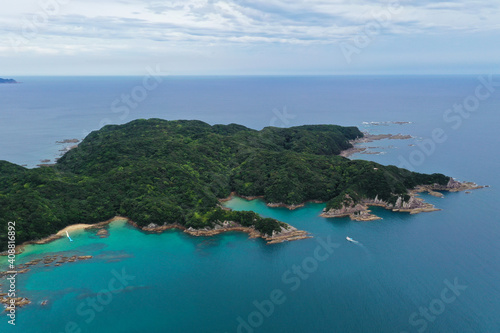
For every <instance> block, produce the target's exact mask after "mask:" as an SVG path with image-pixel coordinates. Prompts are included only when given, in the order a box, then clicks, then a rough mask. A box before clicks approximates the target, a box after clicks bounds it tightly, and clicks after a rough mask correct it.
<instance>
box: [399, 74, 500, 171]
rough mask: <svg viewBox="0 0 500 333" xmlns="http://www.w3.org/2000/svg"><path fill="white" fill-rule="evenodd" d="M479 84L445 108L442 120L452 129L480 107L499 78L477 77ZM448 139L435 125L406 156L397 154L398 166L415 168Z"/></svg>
mask: <svg viewBox="0 0 500 333" xmlns="http://www.w3.org/2000/svg"><path fill="white" fill-rule="evenodd" d="M478 81H479V84H478V85H477V86H476V88H475V89H474V92H473V93H471V94H470V95H468V96H466V97H465V98H464V99H463V100H462V101H461V102H459V103H455V104H454V105H453V107H451V108H449V109H447V110H445V111H444V113H443V121H444V122H445V123H446V124H448V126H450V128H451V129H453V130H454V131H456V130H458V129H459V128H460V127H461V126H462V124H463V122H464V120H465V119H469V118H470V116H471V115H473V114H475V113H477V112H478V111H479V109H480V107H481V103H483V102H484V101H486V100H488V99H489V98H491V97H492V96H493V94H494V93H495V92H496V90H497V88H498V87H500V80H499V81H495V78H494V77H493V75H492V74H490V75H489V76H487V77H485V76H480V77H478ZM447 140H448V136H447V135H446V131H445V130H444V129H443V128H441V127H437V128H434V129H433V130H432V132H431V137H430V138H426V139H423V140H422V141H420V142H417V143H416V147H417V148H416V149H414V150H413V151H412V152H411V153H410V154H409V155H408V157H404V156H402V155H400V156H399V165H398V166H399V167H400V168H405V169H408V170H415V167H418V166H421V165H422V164H423V163H424V162H425V160H426V159H427V158H428V157H430V156H431V155H433V154H434V152H435V151H436V149H437V147H438V145H440V144H443V143H444V142H446V141H447Z"/></svg>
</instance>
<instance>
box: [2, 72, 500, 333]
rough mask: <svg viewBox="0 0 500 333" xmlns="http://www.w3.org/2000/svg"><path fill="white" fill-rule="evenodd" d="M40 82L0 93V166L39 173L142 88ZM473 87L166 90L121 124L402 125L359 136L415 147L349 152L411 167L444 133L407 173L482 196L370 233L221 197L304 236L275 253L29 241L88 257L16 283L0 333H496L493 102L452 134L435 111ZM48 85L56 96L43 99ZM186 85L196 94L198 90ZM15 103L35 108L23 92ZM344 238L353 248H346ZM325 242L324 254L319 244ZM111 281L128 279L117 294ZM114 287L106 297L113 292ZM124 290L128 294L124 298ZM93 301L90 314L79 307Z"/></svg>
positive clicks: (217, 242) (254, 246)
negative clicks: (20, 299)
mask: <svg viewBox="0 0 500 333" xmlns="http://www.w3.org/2000/svg"><path fill="white" fill-rule="evenodd" d="M37 80H38V81H36V80H35V81H33V82H31V83H28V84H27V83H24V84H22V85H16V87H14V88H12V87H9V88H7V89H10V90H16V91H10V92H8V93H7V92H4V91H1V90H0V97H2V100H3V101H4V104H3V105H4V106H3V107H4V109H2V110H1V111H0V116H2V120H3V121H2V125H1V126H3V127H2V131H1V134H0V137H1V139H2V140H3V142H8V141H7V139H8V138H9V136H13V137H15V138H16V141H15V143H14V144H13V145H12V146H10V145H2V146H0V158H4V159H8V160H11V161H14V162H18V163H28V164H34V163H36V162H37V161H38V160H39V159H41V158H43V157H45V156H46V154H48V153H50V152H51V151H52V150H57V146H56V145H54V141H55V140H58V139H65V138H70V137H74V136H77V135H76V134H75V135H72V134H74V133H77V132H78V133H80V132H81V131H82V130H83V129H85V128H92V127H91V126H92V124H96V125H98V124H99V121H100V119H104V118H113V117H115V118H116V117H117V116H118V115H116V114H113V113H112V112H111V111H110V110H109V103H110V102H112V100H113V99H114V98H115V96H116V94H118V93H119V92H120V91H125V92H126V91H128V90H130V89H131V88H132V87H133V83H134V82H135V81H140V80H139V79H135V78H126V79H117V78H106V79H103V80H101V81H100V83H97V84H96V83H95V82H92V79H91V78H86V79H85V80H83V81H78V80H77V79H76V78H66V79H65V78H58V79H53V80H48V79H47V80H48V81H46V82H44V81H43V80H44V79H43V78H37ZM22 81H23V82H27V81H28V80H26V79H23V80H22ZM476 85H477V80H476V78H475V77H459V78H457V77H444V78H439V77H418V78H402V77H386V78H380V77H374V78H366V77H361V78H316V79H315V78H303V79H301V78H287V79H285V78H267V79H266V78H253V79H244V78H232V79H231V78H228V79H207V78H205V79H196V78H192V79H180V78H177V79H172V81H168V82H167V84H166V85H165V86H164V88H163V87H162V88H161V89H164V90H161V91H157V92H156V93H157V94H156V95H155V92H153V93H152V94H151V96H150V99H148V100H147V101H145V102H144V103H143V104H141V105H140V106H139V107H138V109H136V110H132V111H133V112H131V114H130V116H129V118H128V119H126V120H123V121H127V120H132V118H137V117H144V118H147V117H150V116H157V117H158V116H159V117H162V118H167V119H175V118H199V119H203V120H206V121H208V122H210V123H217V122H218V123H229V122H232V121H235V122H239V123H243V124H248V125H250V126H252V127H255V128H259V127H263V126H267V125H269V123H270V122H271V121H272V119H273V117H274V113H273V112H272V109H273V108H279V109H282V107H283V106H285V105H286V106H287V109H288V112H289V113H291V114H293V115H295V116H296V117H295V118H293V119H289V124H288V125H289V126H293V125H299V124H301V123H340V124H344V125H358V126H360V127H362V128H363V126H364V125H363V124H362V121H412V122H413V123H412V124H409V125H390V126H373V125H371V126H367V127H366V128H364V129H368V130H370V131H371V132H379V133H387V132H389V133H400V132H401V133H403V134H411V135H414V136H416V138H415V139H412V140H408V141H396V140H386V141H383V142H375V143H370V144H368V145H369V146H378V147H380V148H379V150H380V151H383V152H385V154H383V155H362V154H357V155H355V156H353V158H363V159H370V160H374V161H377V162H380V163H383V164H399V161H400V157H403V158H406V159H408V157H409V156H410V154H412V152H413V151H415V149H418V147H417V146H409V144H417V142H422V141H421V140H425V139H426V138H429V137H430V136H431V132H432V130H433V129H434V128H437V127H440V128H443V129H444V130H445V132H446V135H447V137H448V139H447V140H446V141H445V142H443V143H440V144H437V145H436V148H435V152H434V153H432V154H429V155H428V156H427V155H426V158H425V161H423V163H421V164H420V165H415V166H414V169H416V170H418V171H422V172H443V173H445V174H448V175H451V176H454V177H457V178H459V179H461V180H471V181H475V182H477V183H479V184H489V185H491V188H487V189H483V190H477V191H473V192H472V193H471V194H465V193H450V194H446V197H445V198H444V199H440V198H435V197H431V196H428V195H423V197H425V199H426V200H428V201H429V202H432V203H434V204H435V205H436V206H437V207H439V208H441V209H442V211H439V212H433V213H427V214H419V215H408V214H402V213H392V212H389V211H386V210H383V209H379V208H374V209H373V211H374V212H375V213H376V214H377V215H379V216H381V217H383V220H380V221H375V222H365V223H359V222H351V221H349V219H345V218H344V219H325V218H321V217H319V213H320V212H321V210H322V208H323V205H322V204H308V205H307V206H306V207H304V208H301V209H298V210H295V211H289V210H287V209H284V208H269V207H267V206H265V205H264V203H263V202H261V201H259V200H254V201H246V200H243V199H238V198H236V199H234V200H232V201H230V202H228V203H226V204H227V206H229V207H231V208H233V209H244V210H253V211H256V212H258V213H260V214H262V215H265V216H270V217H274V218H277V219H279V220H282V221H285V222H287V223H290V224H291V225H293V226H295V227H297V228H299V229H302V230H306V231H308V232H309V233H311V235H312V236H313V237H314V238H311V239H306V240H300V241H295V242H286V243H282V244H276V245H266V244H265V242H263V241H262V240H260V239H248V236H247V235H246V234H244V233H227V234H223V235H218V236H215V237H210V238H205V237H203V238H195V237H191V236H189V235H186V234H184V233H182V232H179V231H168V232H165V233H163V234H145V233H143V232H140V231H138V230H136V229H134V228H132V227H130V226H128V225H124V224H123V223H120V222H115V223H114V224H112V225H111V226H110V227H109V231H110V236H109V237H108V238H98V237H96V235H95V233H92V232H84V231H82V232H74V233H71V237H72V238H73V240H74V242H69V241H68V239H66V238H63V239H60V240H57V241H55V242H52V243H50V244H46V245H39V246H29V247H28V248H27V249H26V251H25V252H24V253H23V254H21V255H19V256H18V261H19V263H22V262H27V261H29V260H31V259H34V258H40V257H43V256H45V255H49V254H55V253H57V254H61V253H62V254H64V255H66V256H71V255H73V254H75V255H93V256H94V258H93V259H91V260H88V261H80V262H75V263H66V264H63V265H62V266H60V267H54V266H51V267H44V266H43V265H39V266H37V267H35V268H33V269H32V270H31V271H30V272H28V273H26V274H22V275H19V276H18V281H17V288H18V290H19V293H20V295H21V296H28V297H29V298H30V299H32V300H33V304H31V305H29V306H27V307H25V308H23V309H21V310H19V311H18V312H17V321H16V323H17V326H16V327H15V328H14V327H11V326H10V325H8V324H7V317H5V316H0V330H1V331H2V332H23V333H24V332H27V333H29V332H73V331H75V332H78V330H77V329H80V330H81V332H96V333H100V332H126V333H129V332H130V333H131V332H245V333H247V332H369V333H371V332H395V333H400V332H418V330H419V329H420V331H422V332H474V333H475V332H500V286H499V282H498V281H500V262H499V260H498V257H499V254H500V243H499V239H500V225H499V224H500V223H499V219H498V217H497V206H498V201H499V199H500V195H499V193H498V188H500V179H499V177H498V176H497V172H498V170H499V169H500V156H499V155H498V154H497V150H498V149H497V148H496V147H498V146H499V145H500V139H499V136H498V134H497V133H498V125H499V124H500V113H499V112H498V110H499V108H500V102H499V98H498V93H496V94H495V95H494V96H493V98H491V99H488V100H486V101H484V102H483V103H482V104H481V107H480V109H479V110H478V111H477V112H475V113H474V114H472V115H471V116H470V117H469V118H467V119H464V121H463V124H462V126H461V127H460V128H458V129H453V128H452V127H451V126H450V125H451V124H449V123H447V122H445V121H443V113H444V112H445V110H446V109H447V108H450V107H452V106H453V103H455V102H461V101H462V100H463V99H464V98H465V97H466V96H467V95H468V94H470V93H473V92H474V88H475V87H476ZM56 87H60V88H61V89H65V90H64V91H65V92H67V94H63V95H61V94H60V93H58V92H57V91H56V92H54V89H55V88H56ZM105 87H107V88H105ZM1 89H4V87H2V88H1ZM18 90H19V91H18ZM197 91H205V93H203V94H201V95H196V94H195V92H197ZM26 95H28V96H30V98H23V96H26ZM195 95H196V96H195ZM189 96H195V97H193V98H188V97H189ZM360 96H362V97H363V98H360ZM181 102H182V103H184V104H182V103H181ZM54 103H55V104H54ZM238 105H239V106H240V108H238ZM51 106H53V108H52V107H51ZM29 116H30V117H29ZM23 119H24V120H23ZM55 119H57V121H55ZM113 119H114V118H113ZM117 120H118V121H116V122H120V121H121V120H120V119H118V118H117ZM6 121H7V123H6ZM9 122H10V123H9ZM5 124H8V125H10V126H5ZM4 129H5V130H4ZM20 129H22V130H20ZM419 140H420V141H419ZM391 145H392V146H393V147H390V146H391ZM374 150H377V149H374ZM28 152H29V153H28ZM96 222H97V221H96ZM346 236H349V237H352V238H354V239H355V240H357V241H359V244H354V243H351V242H347V241H346V239H345V237H346ZM325 243H330V244H331V246H330V247H328V246H326V248H325V246H324V244H325ZM322 244H323V245H322ZM328 251H330V252H331V253H330V252H328ZM318 258H319V259H321V260H319V259H318ZM2 260H5V259H4V258H3V259H2ZM294 267H295V268H294ZM297 267H302V268H300V272H297V271H294V269H297ZM123 270H124V271H123ZM116 275H118V276H121V279H122V280H123V281H124V283H125V284H126V285H124V283H122V285H120V284H119V280H118V279H117V277H116ZM445 280H446V281H448V282H449V283H451V284H453V283H455V280H456V282H457V283H458V284H459V285H463V286H465V288H466V289H465V290H464V289H463V288H462V289H459V290H458V291H457V293H459V295H458V296H456V295H454V294H453V293H451V294H450V291H449V290H448V291H447V290H445V289H446V288H449V287H448V284H447V282H445ZM123 281H122V282H123ZM110 282H112V283H111V285H113V286H115V287H116V288H115V289H117V290H115V289H113V288H110ZM0 283H2V284H4V282H0ZM4 285H5V284H4ZM121 287H125V288H124V289H123V290H121V291H120V290H119V289H121ZM110 289H113V291H114V292H113V293H111V291H110ZM443 291H445V292H444V293H443ZM443 295H444V297H445V298H444V299H445V300H448V301H449V302H448V301H447V302H444V301H443ZM93 299H96V302H97V303H96V304H97V305H96V308H94V309H92V306H91V305H89V303H88V302H92V300H93ZM43 300H48V304H47V305H46V306H41V305H40V304H39V303H40V302H41V301H43ZM271 300H273V301H274V303H272V304H273V306H270V305H269V304H270V303H269V302H270V301H271ZM254 302H256V303H257V305H255V303H254ZM441 305H442V307H441ZM430 306H431V307H432V306H433V307H434V308H433V309H434V312H435V313H436V314H433V313H432V312H429V314H428V316H429V317H428V318H429V319H426V317H425V316H423V315H420V314H417V316H416V317H413V320H411V319H410V318H411V317H412V315H413V314H414V313H415V312H417V313H418V312H419V311H420V310H419V309H420V308H429V307H430ZM272 307H273V308H274V309H272V310H273V311H271V308H272ZM259 309H260V310H259ZM271 312H272V313H271ZM242 323H243V324H242ZM412 323H413V324H412Z"/></svg>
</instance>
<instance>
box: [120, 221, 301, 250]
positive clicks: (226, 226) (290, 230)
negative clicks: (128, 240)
mask: <svg viewBox="0 0 500 333" xmlns="http://www.w3.org/2000/svg"><path fill="white" fill-rule="evenodd" d="M128 223H129V224H131V225H132V226H134V227H136V228H138V229H140V230H142V231H145V232H150V233H162V232H164V231H166V230H170V229H178V230H181V231H183V232H185V233H186V234H188V235H191V236H194V237H210V236H215V235H219V234H222V233H225V232H245V233H247V234H248V235H249V238H262V239H264V240H265V241H266V242H267V244H276V243H282V242H286V241H294V240H299V239H306V238H311V236H309V235H308V233H307V232H306V231H302V230H297V229H296V228H294V227H292V226H291V225H287V227H286V228H285V227H282V228H281V231H280V232H276V231H275V232H273V234H272V235H271V236H269V235H264V234H262V233H260V232H259V231H257V230H255V228H253V227H244V226H242V225H240V224H238V223H236V222H233V221H224V222H221V223H220V224H216V225H215V226H214V227H213V228H208V227H206V228H203V229H194V228H192V227H189V228H186V227H185V226H182V225H180V224H165V225H156V224H153V223H151V224H149V225H148V226H146V227H139V226H138V225H137V223H135V222H133V221H130V220H129V221H128Z"/></svg>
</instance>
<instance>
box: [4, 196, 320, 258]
mask: <svg viewBox="0 0 500 333" xmlns="http://www.w3.org/2000/svg"><path fill="white" fill-rule="evenodd" d="M221 200H224V199H221ZM226 201H227V200H226ZM115 221H126V222H127V223H128V224H130V225H131V226H133V227H134V228H136V229H138V230H140V231H143V232H149V233H162V232H164V231H167V230H170V229H177V230H180V231H182V232H185V233H186V234H188V235H191V236H194V237H209V236H215V235H218V234H222V233H225V232H244V233H247V234H248V235H249V238H262V239H264V240H265V241H266V242H267V244H276V243H282V242H286V241H293V240H299V239H306V238H312V236H310V235H309V234H308V233H307V232H306V231H302V230H297V229H296V228H294V227H293V226H291V225H288V229H285V228H282V231H281V232H280V233H273V235H272V236H267V235H264V234H261V233H260V232H259V231H257V230H255V229H254V228H251V227H243V226H241V225H239V224H238V223H235V222H231V221H225V222H224V223H223V224H222V226H221V225H216V226H215V227H214V228H213V229H209V228H205V229H193V228H186V227H185V226H183V225H180V224H166V225H162V226H158V225H155V224H150V225H148V226H146V227H140V226H139V225H137V223H135V222H134V221H132V220H131V219H129V218H127V217H123V216H115V217H113V218H112V219H109V220H107V221H102V222H97V223H94V224H73V225H69V226H67V227H65V228H63V229H61V230H59V231H58V232H57V233H55V234H53V235H50V236H47V237H45V238H42V239H39V240H32V241H27V242H24V243H22V244H20V245H17V246H16V249H15V251H16V254H21V253H22V252H23V251H24V247H25V246H27V245H43V244H48V243H50V242H53V241H55V240H58V239H61V238H63V237H66V231H67V232H68V233H69V232H74V231H80V230H90V229H102V228H104V227H105V226H107V225H108V224H110V223H112V222H115ZM7 254H8V253H7V252H2V253H0V255H1V256H6V255H7Z"/></svg>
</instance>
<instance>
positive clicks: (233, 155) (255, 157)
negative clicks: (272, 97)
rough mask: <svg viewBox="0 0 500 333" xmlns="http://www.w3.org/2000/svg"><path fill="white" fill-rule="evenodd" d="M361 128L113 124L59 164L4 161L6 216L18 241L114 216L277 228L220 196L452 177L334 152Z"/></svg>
mask: <svg viewBox="0 0 500 333" xmlns="http://www.w3.org/2000/svg"><path fill="white" fill-rule="evenodd" d="M360 136H362V133H361V132H360V131H359V130H358V129H357V128H355V127H340V126H334V125H317V126H300V127H293V128H287V129H282V128H274V127H268V128H265V129H263V130H261V131H256V130H252V129H249V128H246V127H244V126H241V125H235V124H231V125H215V126H210V125H208V124H206V123H203V122H201V121H165V120H160V119H150V120H136V121H133V122H130V123H128V124H125V125H120V126H117V125H109V126H105V127H104V128H102V129H101V130H99V131H95V132H92V133H91V134H89V135H88V136H87V138H85V140H83V141H82V142H81V144H80V145H79V146H78V147H77V148H75V149H73V150H71V151H69V152H68V153H66V154H65V155H64V156H63V157H62V158H61V159H60V160H59V161H58V163H57V164H56V165H55V166H54V167H42V168H36V169H25V168H23V167H20V166H17V165H14V164H12V163H9V162H5V161H0V224H1V225H2V228H4V226H6V225H7V222H8V221H16V223H17V228H16V229H17V242H18V244H20V243H21V242H23V241H26V240H31V239H36V238H41V237H45V236H47V235H49V234H52V233H54V232H55V231H57V230H60V229H62V228H63V227H65V226H67V225H71V224H75V223H95V222H99V221H104V220H106V219H109V218H112V217H114V216H117V215H120V216H126V217H128V218H130V219H132V220H133V221H135V222H136V223H138V224H139V225H140V226H145V225H148V224H150V223H155V224H164V223H178V224H181V225H184V226H186V227H193V228H203V227H207V226H212V225H213V224H214V223H217V222H223V221H235V222H239V223H241V224H242V225H244V226H251V225H253V226H255V228H256V229H257V230H259V231H261V232H262V233H265V234H271V233H272V232H273V230H280V227H281V226H282V225H283V224H282V223H280V222H278V221H276V220H273V219H264V218H261V217H260V216H258V215H257V214H255V213H252V212H228V211H224V210H222V209H221V208H220V207H219V202H218V198H224V197H227V196H229V194H230V193H231V192H232V191H235V192H237V193H238V194H241V195H247V196H264V198H265V200H266V201H267V202H276V203H278V202H281V203H285V204H298V203H301V202H304V201H307V200H321V201H326V202H328V205H329V207H334V206H337V205H338V204H339V202H340V200H341V199H342V198H344V196H345V194H346V193H350V194H351V197H353V198H363V197H367V198H374V197H375V196H376V195H378V196H379V198H381V199H384V200H395V198H396V197H397V196H398V195H404V194H406V192H407V189H408V188H413V187H414V186H416V185H419V184H432V183H439V184H446V182H447V181H448V178H447V177H445V176H444V175H439V174H434V175H424V174H418V173H413V172H409V171H406V170H403V169H399V168H397V167H395V166H388V167H384V166H381V165H379V164H377V163H373V162H367V161H351V160H349V159H346V158H343V157H340V156H337V154H338V153H339V152H340V151H341V150H343V149H347V148H349V147H351V145H350V144H349V140H352V139H355V138H357V137H360ZM3 230H5V229H3ZM2 235H3V237H2V239H1V240H0V248H1V249H4V248H5V233H4V232H3V231H2Z"/></svg>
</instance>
